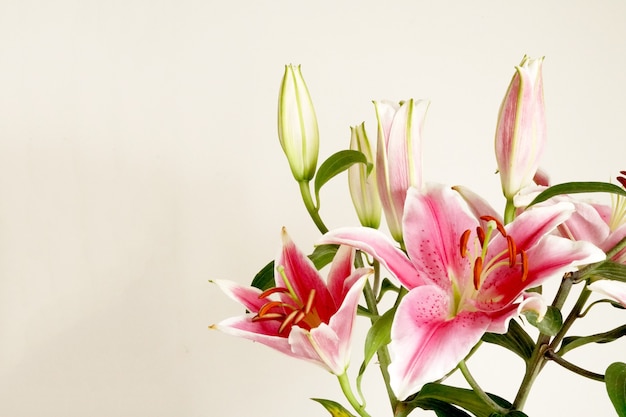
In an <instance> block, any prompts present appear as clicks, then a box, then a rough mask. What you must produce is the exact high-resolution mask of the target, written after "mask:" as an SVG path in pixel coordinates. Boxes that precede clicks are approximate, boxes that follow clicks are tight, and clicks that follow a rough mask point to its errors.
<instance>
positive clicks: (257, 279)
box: [250, 245, 339, 291]
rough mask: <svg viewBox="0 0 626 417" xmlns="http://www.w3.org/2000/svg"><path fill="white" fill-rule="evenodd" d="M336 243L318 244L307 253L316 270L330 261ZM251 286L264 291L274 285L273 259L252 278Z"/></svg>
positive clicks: (335, 250)
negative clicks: (311, 251) (310, 252)
mask: <svg viewBox="0 0 626 417" xmlns="http://www.w3.org/2000/svg"><path fill="white" fill-rule="evenodd" d="M337 248H339V246H338V245H319V246H316V247H315V250H314V251H313V253H312V254H310V255H309V259H310V260H311V261H312V262H313V265H315V268H316V269H317V270H320V269H322V268H323V267H325V266H326V265H328V264H329V263H331V262H332V260H333V258H334V257H335V254H336V253H337ZM250 285H252V286H253V287H256V288H258V289H260V290H261V291H265V290H267V289H270V288H272V287H273V286H274V285H275V281H274V261H270V262H269V263H268V264H267V265H265V266H264V267H263V268H261V270H260V271H259V272H257V274H256V275H255V276H254V279H253V280H252V284H250Z"/></svg>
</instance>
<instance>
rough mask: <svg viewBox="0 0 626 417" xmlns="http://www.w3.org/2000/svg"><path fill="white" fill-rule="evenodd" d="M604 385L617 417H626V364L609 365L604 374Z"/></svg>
mask: <svg viewBox="0 0 626 417" xmlns="http://www.w3.org/2000/svg"><path fill="white" fill-rule="evenodd" d="M604 383H605V385H606V392H607V393H608V394H609V398H610V399H611V402H612V403H613V407H615V411H617V415H618V416H619V417H626V363H622V362H615V363H612V364H610V365H609V367H608V368H607V369H606V372H605V374H604Z"/></svg>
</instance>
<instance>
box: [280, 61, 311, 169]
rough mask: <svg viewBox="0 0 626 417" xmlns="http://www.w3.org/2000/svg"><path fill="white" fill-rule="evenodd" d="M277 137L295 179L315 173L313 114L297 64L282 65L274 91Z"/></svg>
mask: <svg viewBox="0 0 626 417" xmlns="http://www.w3.org/2000/svg"><path fill="white" fill-rule="evenodd" d="M278 139H279V140H280V146H281V147H282V148H283V151H284V152H285V155H286V156H287V160H288V161H289V167H290V168H291V172H292V174H293V176H294V178H295V179H296V180H297V181H308V180H310V179H311V178H313V176H314V175H315V169H316V168H317V157H318V153H319V132H318V129H317V117H316V116H315V109H314V108H313V102H312V101H311V96H310V95H309V90H308V89H307V87H306V84H305V83H304V78H303V77H302V72H301V71H300V66H299V65H298V66H294V65H286V66H285V75H284V76H283V80H282V83H281V86H280V93H279V95H278Z"/></svg>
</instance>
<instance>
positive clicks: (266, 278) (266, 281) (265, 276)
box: [250, 261, 275, 291]
mask: <svg viewBox="0 0 626 417" xmlns="http://www.w3.org/2000/svg"><path fill="white" fill-rule="evenodd" d="M250 285H252V286H253V287H256V288H258V289H260V290H261V291H265V290H267V289H270V288H272V287H273V286H274V285H275V282H274V261H271V262H269V263H268V264H267V265H265V266H264V267H263V268H261V270H260V271H259V272H257V274H256V275H255V276H254V279H253V280H252V284H250Z"/></svg>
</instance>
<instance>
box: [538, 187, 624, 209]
mask: <svg viewBox="0 0 626 417" xmlns="http://www.w3.org/2000/svg"><path fill="white" fill-rule="evenodd" d="M577 193H611V194H618V195H622V196H625V197H626V190H624V189H623V188H622V187H619V186H617V185H615V184H611V183H608V182H565V183H563V184H557V185H553V186H552V187H549V188H546V189H545V190H543V191H542V192H541V193H540V194H539V195H538V196H537V197H535V199H534V200H533V201H532V202H531V203H530V204H529V205H528V207H530V206H532V205H534V204H538V203H541V202H543V201H546V200H548V199H550V198H552V197H556V196H557V195H561V194H577Z"/></svg>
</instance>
